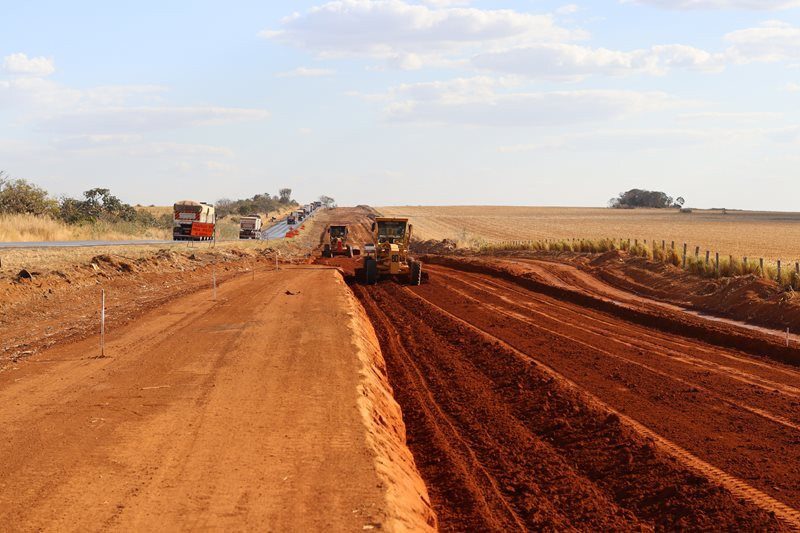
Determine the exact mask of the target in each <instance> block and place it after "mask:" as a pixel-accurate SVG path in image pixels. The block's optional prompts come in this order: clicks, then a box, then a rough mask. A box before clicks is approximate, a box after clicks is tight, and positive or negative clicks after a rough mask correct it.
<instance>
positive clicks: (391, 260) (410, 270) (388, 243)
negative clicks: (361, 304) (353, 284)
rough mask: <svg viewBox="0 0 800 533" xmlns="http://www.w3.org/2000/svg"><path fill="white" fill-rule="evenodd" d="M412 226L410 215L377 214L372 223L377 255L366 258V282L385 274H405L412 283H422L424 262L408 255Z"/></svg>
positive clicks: (374, 280)
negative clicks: (397, 216) (404, 216)
mask: <svg viewBox="0 0 800 533" xmlns="http://www.w3.org/2000/svg"><path fill="white" fill-rule="evenodd" d="M412 228H413V226H412V225H411V224H409V223H408V219H407V218H388V217H378V218H376V219H375V222H373V223H372V235H373V239H374V241H375V256H374V257H372V256H367V257H365V258H364V267H363V276H364V281H365V282H366V284H367V285H373V284H375V283H377V282H378V278H380V277H383V276H395V277H398V278H401V277H402V278H406V279H407V280H408V282H409V283H410V284H411V285H419V284H420V283H422V263H420V262H419V261H416V260H414V259H413V258H411V257H410V256H409V255H408V245H409V242H410V241H411V230H412Z"/></svg>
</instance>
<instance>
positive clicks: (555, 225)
mask: <svg viewBox="0 0 800 533" xmlns="http://www.w3.org/2000/svg"><path fill="white" fill-rule="evenodd" d="M377 210H378V211H380V212H381V213H382V214H383V215H385V216H408V217H410V218H411V219H412V222H413V224H414V228H415V230H414V231H415V234H416V236H417V237H419V238H420V239H444V238H448V239H453V240H456V241H458V242H459V243H460V244H461V245H476V244H483V243H493V242H499V241H506V240H537V239H545V238H550V239H571V238H573V237H574V238H585V239H600V238H617V239H618V238H625V239H627V238H630V239H640V240H643V239H647V240H648V242H649V241H651V240H652V239H655V240H657V241H659V242H660V241H661V240H662V239H663V240H666V241H667V242H670V241H672V240H674V241H675V242H676V246H677V247H681V246H682V243H684V242H686V243H688V244H689V249H690V250H692V252H693V250H694V247H695V246H699V247H700V248H701V250H703V251H704V250H711V252H712V254H713V253H714V252H717V251H718V252H720V254H721V255H726V256H727V255H733V256H735V257H736V256H738V257H741V256H748V257H751V258H756V257H764V258H765V259H768V260H775V259H782V260H785V261H797V260H800V213H776V212H753V211H727V212H723V211H721V210H695V211H693V212H692V213H679V212H678V211H677V210H660V209H636V210H616V209H602V208H566V207H498V206H452V207H451V206H448V207H431V206H393V207H378V208H377Z"/></svg>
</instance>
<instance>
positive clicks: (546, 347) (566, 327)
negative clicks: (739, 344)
mask: <svg viewBox="0 0 800 533" xmlns="http://www.w3.org/2000/svg"><path fill="white" fill-rule="evenodd" d="M429 272H430V273H431V283H430V284H429V285H427V286H423V287H419V288H415V289H414V292H415V293H417V294H420V295H421V296H423V297H425V298H426V299H428V300H431V301H433V302H434V303H436V304H437V305H439V306H440V307H444V308H445V309H447V310H449V311H451V312H452V313H454V314H455V315H456V316H459V317H461V318H462V319H466V320H467V321H468V322H470V323H471V324H473V325H475V326H477V327H479V328H481V329H483V330H485V331H489V332H490V333H492V334H493V335H494V336H496V337H499V338H502V339H503V340H505V341H506V342H509V343H510V344H511V345H513V346H514V347H515V348H517V349H519V350H521V351H522V352H524V353H528V354H531V355H535V356H536V358H537V359H538V360H540V361H546V362H547V364H549V365H550V366H551V367H553V368H555V369H556V371H558V372H559V373H561V374H562V375H565V376H566V377H568V378H570V379H572V380H573V381H575V382H576V383H578V384H579V385H580V386H581V387H583V388H585V389H587V390H589V391H591V392H592V393H593V394H594V395H595V396H597V397H599V398H601V399H602V400H603V401H604V402H606V403H607V404H609V405H611V406H612V407H614V408H615V409H617V410H620V411H622V412H624V413H626V414H627V415H628V416H630V417H632V418H634V419H636V420H637V421H638V422H639V423H642V424H643V425H646V426H647V427H648V428H650V430H651V431H654V432H656V433H657V434H659V435H661V436H663V437H664V438H667V439H669V440H671V441H673V442H676V443H677V444H678V445H680V446H681V447H682V448H683V449H685V450H688V451H689V452H690V453H692V454H694V455H696V456H698V457H700V458H701V459H702V460H703V461H705V462H707V463H708V464H711V465H713V466H714V467H716V468H718V469H720V470H721V471H724V472H726V473H728V474H730V475H732V476H734V477H736V478H738V479H742V480H744V481H745V482H746V483H747V484H748V485H751V486H754V487H755V488H756V489H758V490H760V491H761V492H763V493H765V494H768V495H770V496H771V497H772V498H774V499H775V500H777V501H780V502H782V503H783V504H785V505H787V506H789V507H791V508H794V507H796V506H797V504H798V502H799V501H800V494H798V491H797V487H798V482H800V479H798V478H799V477H800V476H798V473H797V472H796V471H795V469H793V468H792V467H791V465H794V464H798V461H800V455H798V450H797V446H796V444H797V443H798V442H800V437H798V421H797V409H796V408H797V406H798V402H797V400H796V398H793V397H791V395H787V394H782V393H781V391H780V390H777V389H775V390H769V391H768V390H764V389H760V388H757V387H755V386H752V385H746V386H743V385H742V384H741V383H739V382H737V381H735V380H734V381H730V379H729V378H728V377H724V380H723V377H720V376H719V375H715V374H713V373H710V372H708V371H707V369H699V368H695V367H692V366H688V367H686V366H684V363H683V362H680V361H679V362H675V361H672V360H671V358H669V356H666V357H665V356H663V355H659V354H658V353H648V354H645V353H644V352H643V351H641V350H640V349H638V348H635V349H632V348H631V347H630V346H627V345H626V344H625V341H624V339H625V338H627V337H628V336H632V335H633V333H632V329H633V330H635V329H636V328H642V326H639V325H636V324H634V325H631V324H630V323H628V322H626V321H624V320H620V319H618V318H617V317H616V316H614V315H608V314H600V313H598V312H597V311H595V310H584V309H583V308H581V307H580V306H577V305H575V304H571V303H569V302H567V301H559V300H557V299H553V298H551V297H548V296H543V295H540V294H538V293H536V292H532V291H527V290H525V289H520V287H519V286H515V288H516V289H519V290H518V291H517V292H511V291H509V292H506V291H507V289H504V287H503V286H501V285H500V284H502V285H505V283H506V282H507V281H508V280H505V279H503V280H502V281H500V282H498V281H497V280H496V279H495V278H492V276H490V275H489V274H478V273H471V276H463V277H462V276H461V274H462V272H460V271H449V270H448V269H441V268H439V267H434V268H431V269H429ZM442 273H445V274H446V276H442V275H440V274H442ZM448 276H449V277H448ZM476 278H480V279H482V280H483V279H486V280H491V282H492V283H491V284H490V285H491V294H489V292H488V290H478V289H480V287H478V289H476V288H474V287H471V286H469V285H466V284H464V283H468V282H469V281H470V280H472V279H476ZM508 283H509V284H512V282H510V281H508ZM442 284H444V285H442ZM458 291H460V293H459V292H458ZM500 296H503V297H508V298H509V299H511V300H513V304H512V303H509V302H508V301H504V300H502V299H500ZM536 299H541V300H542V302H543V303H542V304H541V305H538V304H536V303H535V301H534V302H533V303H531V302H530V301H529V300H536ZM476 300H479V301H476ZM487 303H488V305H487ZM526 303H530V304H531V306H533V307H532V309H534V310H536V311H539V312H541V313H543V314H544V315H539V314H536V313H534V312H531V311H530V310H529V309H528V308H525V307H524V304H526ZM561 307H565V308H566V311H563V310H562V309H561ZM504 313H505V314H504ZM546 315H550V316H549V317H548V316H546ZM596 316H600V317H602V318H603V320H605V321H607V324H608V328H607V330H606V331H605V334H602V332H601V331H600V330H598V331H595V332H591V333H586V332H584V331H583V330H584V329H585V324H586V323H587V317H596ZM565 322H566V324H565ZM639 335H640V336H641V337H643V338H648V339H650V341H652V342H654V343H658V342H660V337H659V336H660V335H663V332H659V331H658V330H657V329H652V328H651V329H649V330H645V331H641V330H639ZM620 336H621V337H623V342H619V339H617V337H620ZM680 340H681V342H687V343H689V344H691V345H698V346H703V347H704V349H706V350H711V351H713V350H714V349H715V348H716V347H715V346H714V345H711V344H702V343H699V342H698V341H694V340H691V339H685V338H683V339H680ZM697 357H705V356H704V355H698V356H697ZM740 357H743V358H746V357H748V356H747V355H744V354H741V355H740ZM776 366H777V367H778V368H780V369H782V367H781V365H780V364H778V363H776ZM674 378H677V379H674ZM785 378H786V376H785V375H783V374H781V375H780V376H779V377H778V379H779V380H780V381H781V382H784V381H785ZM737 383H739V384H738V385H737Z"/></svg>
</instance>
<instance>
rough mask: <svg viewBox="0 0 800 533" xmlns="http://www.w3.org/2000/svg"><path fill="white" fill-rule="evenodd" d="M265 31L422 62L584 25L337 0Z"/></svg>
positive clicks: (550, 37) (561, 36)
mask: <svg viewBox="0 0 800 533" xmlns="http://www.w3.org/2000/svg"><path fill="white" fill-rule="evenodd" d="M261 35H262V36H263V37H265V38H267V39H271V40H274V41H276V42H281V43H285V44H288V45H291V46H295V47H297V48H302V49H306V50H310V51H312V52H315V53H316V54H317V55H318V56H320V57H370V58H377V59H382V60H386V61H389V62H391V63H393V64H394V65H396V66H405V68H419V66H421V64H422V63H441V62H442V61H445V60H446V58H447V57H448V56H451V55H453V54H456V55H457V54H458V53H460V52H463V51H464V50H465V49H467V48H470V47H475V48H476V47H480V48H486V47H491V46H497V45H499V44H503V43H505V44H514V43H520V42H528V43H534V42H564V41H569V40H574V39H580V38H584V37H585V36H586V35H585V33H584V32H582V31H575V30H568V29H566V28H562V27H559V26H557V25H556V24H555V22H554V20H553V17H552V16H551V15H533V14H529V13H520V12H517V11H512V10H508V9H503V10H481V9H475V8H467V7H443V8H431V7H429V6H426V5H419V4H410V3H407V2H404V1H402V0H338V1H332V2H328V3H326V4H323V5H321V6H318V7H314V8H311V9H310V10H308V11H307V12H305V13H295V14H293V15H291V16H289V17H286V18H285V19H283V20H282V22H281V28H280V29H279V30H265V31H263V32H261Z"/></svg>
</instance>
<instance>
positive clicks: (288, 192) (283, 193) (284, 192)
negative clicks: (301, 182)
mask: <svg viewBox="0 0 800 533" xmlns="http://www.w3.org/2000/svg"><path fill="white" fill-rule="evenodd" d="M278 198H279V199H278V201H279V202H280V203H282V204H288V203H291V201H292V189H281V190H279V191H278Z"/></svg>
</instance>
